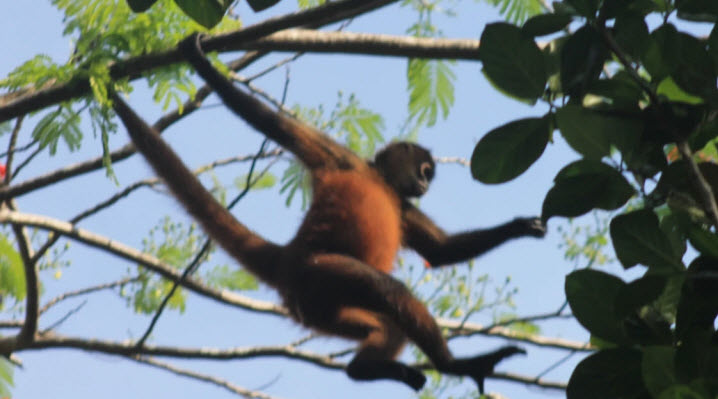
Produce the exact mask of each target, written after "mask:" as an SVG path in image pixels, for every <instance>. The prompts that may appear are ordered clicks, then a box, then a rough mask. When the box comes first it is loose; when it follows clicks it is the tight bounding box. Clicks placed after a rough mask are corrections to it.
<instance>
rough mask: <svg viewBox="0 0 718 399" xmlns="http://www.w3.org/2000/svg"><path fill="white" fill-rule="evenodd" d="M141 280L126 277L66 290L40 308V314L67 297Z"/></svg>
mask: <svg viewBox="0 0 718 399" xmlns="http://www.w3.org/2000/svg"><path fill="white" fill-rule="evenodd" d="M137 280H139V277H126V278H123V279H121V280H117V281H112V282H109V283H105V284H98V285H94V286H92V287H87V288H82V289H79V290H76V291H70V292H65V293H63V294H60V295H58V296H56V297H54V298H52V299H50V300H49V301H48V302H47V303H46V304H45V305H44V306H43V307H42V308H40V310H39V312H38V313H39V314H43V313H45V312H47V311H48V310H49V309H50V308H51V307H53V306H55V305H57V304H58V303H59V302H62V301H64V300H66V299H70V298H74V297H76V296H81V295H86V294H91V293H93V292H97V291H102V290H108V289H111V288H115V287H121V286H123V285H125V284H129V283H132V282H134V281H137Z"/></svg>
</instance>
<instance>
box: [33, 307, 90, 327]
mask: <svg viewBox="0 0 718 399" xmlns="http://www.w3.org/2000/svg"><path fill="white" fill-rule="evenodd" d="M85 305H87V300H84V301H82V302H81V303H80V304H79V305H77V306H75V307H74V308H72V309H70V311H69V312H67V313H65V315H64V316H62V317H61V318H60V319H59V320H57V321H56V322H54V323H52V324H50V326H49V327H47V328H46V329H44V330H42V331H40V335H44V334H47V333H49V332H50V331H52V330H54V329H56V328H57V327H59V326H60V325H62V323H64V322H66V321H67V320H68V319H69V318H70V317H71V316H72V315H74V314H75V313H77V312H79V311H80V310H81V309H82V308H84V307H85Z"/></svg>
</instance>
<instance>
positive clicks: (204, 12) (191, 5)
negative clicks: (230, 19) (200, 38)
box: [174, 0, 261, 29]
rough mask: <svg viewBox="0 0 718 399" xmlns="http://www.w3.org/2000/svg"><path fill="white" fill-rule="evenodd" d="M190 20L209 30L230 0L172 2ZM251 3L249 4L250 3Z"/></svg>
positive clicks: (220, 17) (184, 0)
mask: <svg viewBox="0 0 718 399" xmlns="http://www.w3.org/2000/svg"><path fill="white" fill-rule="evenodd" d="M174 1H175V4H177V6H179V8H181V9H182V11H184V13H185V14H187V15H188V16H189V17H190V18H192V19H193V20H195V21H196V22H197V23H199V24H200V25H202V26H204V27H205V28H207V29H210V28H212V27H214V26H215V25H217V24H218V23H219V21H221V20H222V17H224V13H225V11H227V8H229V6H230V4H232V1H230V0H174ZM260 2H261V1H260ZM250 3H251V2H250Z"/></svg>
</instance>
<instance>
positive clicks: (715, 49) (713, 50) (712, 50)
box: [708, 24, 718, 73]
mask: <svg viewBox="0 0 718 399" xmlns="http://www.w3.org/2000/svg"><path fill="white" fill-rule="evenodd" d="M708 54H709V55H710V56H711V58H712V59H713V66H715V67H716V69H715V72H716V73H718V24H716V25H713V30H711V34H710V36H709V37H708Z"/></svg>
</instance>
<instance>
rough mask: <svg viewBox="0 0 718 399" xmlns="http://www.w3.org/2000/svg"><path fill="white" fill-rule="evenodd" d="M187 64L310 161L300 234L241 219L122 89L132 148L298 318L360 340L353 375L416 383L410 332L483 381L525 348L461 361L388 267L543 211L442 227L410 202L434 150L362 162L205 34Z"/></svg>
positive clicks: (476, 243) (489, 234)
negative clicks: (273, 235)
mask: <svg viewBox="0 0 718 399" xmlns="http://www.w3.org/2000/svg"><path fill="white" fill-rule="evenodd" d="M180 49H181V51H182V54H183V55H184V57H185V58H186V60H187V61H189V63H190V64H191V65H192V66H193V67H194V68H195V69H196V70H197V72H198V73H199V75H200V76H201V77H202V78H203V79H204V80H205V81H206V82H207V83H208V84H209V85H210V86H211V87H212V88H213V89H214V90H215V91H216V92H217V93H218V94H219V96H220V97H221V99H222V101H223V102H224V103H225V104H226V105H227V106H228V107H229V108H230V109H232V110H233V111H234V112H235V113H237V114H238V115H239V116H241V117H242V118H244V119H245V120H246V121H247V122H249V123H250V124H251V125H252V126H254V127H255V128H256V129H257V130H259V131H260V132H262V133H263V134H264V135H265V136H267V137H269V138H270V139H272V140H274V141H275V142H277V143H278V144H280V145H282V146H283V147H284V148H286V149H288V150H290V151H291V152H293V153H294V154H295V155H296V156H297V157H298V158H299V159H300V160H301V161H302V162H303V164H304V165H305V166H306V167H307V168H308V169H309V171H310V172H311V177H312V187H313V200H312V204H311V206H310V208H309V210H308V211H307V214H306V216H305V218H304V221H303V223H302V224H301V225H300V227H299V230H298V231H297V233H296V236H295V237H294V238H293V239H292V240H291V241H290V242H289V243H287V244H285V245H277V244H274V243H271V242H268V241H266V240H265V239H263V238H262V237H260V236H259V235H257V234H255V233H254V232H252V231H250V230H249V229H248V228H247V227H245V226H244V225H243V224H241V223H240V222H239V221H237V220H236V219H235V218H234V217H233V216H232V215H231V214H230V213H229V212H228V211H227V210H226V209H225V208H224V207H223V206H222V205H221V204H220V203H219V202H217V201H216V200H215V199H214V198H213V197H212V195H211V194H210V193H209V192H208V191H207V190H206V189H205V188H204V187H203V186H202V184H201V183H200V182H199V180H198V179H197V178H196V177H195V176H194V175H193V174H192V173H191V172H190V171H189V169H188V168H187V167H186V166H185V165H184V164H183V162H182V161H181V159H180V158H179V157H178V156H177V155H176V154H175V153H174V152H173V150H172V149H171V148H170V147H169V146H168V145H167V144H166V143H165V142H164V141H163V140H162V139H161V138H160V136H159V135H158V134H157V132H156V131H154V129H152V128H151V127H150V126H148V125H147V123H145V122H144V121H143V120H142V119H141V118H140V117H139V116H138V115H137V114H136V113H135V112H134V111H133V110H132V109H131V108H130V107H129V106H128V105H127V104H126V103H125V102H124V101H123V100H122V98H121V97H119V96H118V95H117V94H116V93H113V94H112V96H113V97H112V99H113V104H114V108H115V111H116V113H117V114H118V115H119V116H120V118H121V120H122V122H123V123H124V125H125V127H126V128H127V131H128V133H129V135H130V137H131V138H132V141H133V142H134V144H135V146H136V147H137V149H138V150H139V151H140V152H141V153H142V154H143V156H144V157H145V158H146V160H147V161H148V162H149V163H150V165H151V166H152V167H153V168H154V169H155V171H156V172H157V174H158V175H160V176H161V177H162V178H163V179H164V180H165V181H166V183H167V185H168V186H169V188H170V189H171V191H172V192H173V194H174V195H175V197H177V199H178V200H179V202H181V203H182V204H183V205H184V206H185V208H186V209H187V210H188V212H189V213H190V214H191V215H192V216H193V217H194V218H195V219H196V220H197V221H199V222H200V224H201V225H202V226H203V228H204V229H205V230H206V232H207V233H208V234H209V235H210V236H211V237H212V238H214V239H215V240H216V241H217V242H218V243H219V244H220V246H221V247H222V248H224V250H225V251H227V252H228V253H229V254H230V255H232V256H233V257H234V258H235V259H237V260H238V261H239V262H240V263H241V264H242V265H244V266H245V267H246V268H247V270H249V271H250V272H252V273H253V274H254V275H256V276H257V277H258V278H259V279H261V280H262V281H264V282H265V283H266V284H268V285H269V286H271V287H273V288H275V289H276V290H277V291H278V292H279V294H280V296H281V297H282V299H283V301H284V304H285V306H286V307H287V308H288V309H289V312H290V314H291V316H292V318H294V319H295V320H296V321H297V322H299V323H301V324H303V325H304V326H306V327H309V328H311V329H314V330H316V331H319V332H322V333H326V334H330V335H334V336H339V337H343V338H348V339H353V340H357V341H359V348H358V350H357V353H356V356H355V357H354V358H353V359H352V361H351V362H350V363H349V365H348V366H347V368H346V373H347V374H348V376H349V377H350V378H352V379H355V380H377V379H391V380H397V381H401V382H403V383H405V384H407V385H409V386H410V387H411V388H413V389H415V390H418V389H420V388H421V387H422V386H423V385H424V383H425V381H426V377H425V376H424V374H423V373H422V372H421V371H420V370H419V369H416V368H414V367H411V366H408V365H406V364H403V363H401V362H398V361H396V360H395V358H396V357H397V356H398V354H399V353H400V351H401V349H402V348H403V346H404V344H405V343H406V341H407V339H409V340H411V341H412V342H414V343H415V344H416V345H417V346H418V347H419V348H420V349H421V350H422V351H423V352H424V353H425V354H426V355H427V357H428V358H429V359H430V360H431V362H432V364H433V365H434V367H435V368H436V369H437V370H439V371H441V372H444V373H448V374H452V375H457V376H468V377H471V378H472V379H473V380H474V381H475V382H476V383H477V385H478V389H479V391H480V392H481V393H483V391H484V378H485V377H486V376H487V375H488V374H491V373H492V372H493V368H494V366H495V365H496V364H497V363H498V362H499V361H501V360H502V359H504V358H507V357H509V356H512V355H514V354H517V353H525V352H524V351H523V350H522V349H521V348H518V347H515V346H506V347H503V348H500V349H498V350H496V351H494V352H490V353H488V354H484V355H479V356H475V357H471V358H463V359H456V358H454V357H453V356H452V354H451V352H450V351H449V349H448V347H447V343H446V340H445V339H444V338H443V336H442V334H441V330H440V329H439V327H438V325H437V324H436V321H435V320H434V318H433V317H432V316H431V314H430V313H429V311H428V310H427V308H426V307H425V306H424V305H423V304H422V303H421V302H420V301H419V300H418V299H416V298H415V297H414V296H413V295H412V294H411V292H410V291H409V290H408V289H407V287H406V286H404V285H403V284H402V283H401V282H399V281H398V280H396V279H394V278H393V277H392V276H390V275H389V274H388V272H390V271H391V269H392V265H393V262H394V258H395V256H396V252H397V251H398V249H399V247H400V246H401V245H402V244H403V245H406V246H408V247H411V248H413V249H415V250H416V251H417V252H418V253H419V254H421V255H422V256H423V257H424V258H425V259H426V260H427V261H428V262H429V263H430V264H431V265H432V266H440V265H443V264H447V263H455V262H458V261H461V260H466V259H469V258H472V257H475V256H477V255H480V254H482V253H484V252H486V251H488V250H490V249H492V248H494V247H496V246H497V245H499V244H501V243H503V242H505V241H507V240H509V239H511V238H516V237H521V236H534V237H542V236H543V235H544V234H545V227H544V226H543V224H542V223H541V222H540V220H539V219H538V218H517V219H515V220H513V221H511V222H508V223H506V224H503V225H501V226H497V227H494V228H491V229H486V230H474V231H469V232H465V233H461V234H456V235H447V234H446V233H444V232H443V231H442V230H441V229H440V228H439V227H437V226H436V225H435V224H434V223H433V222H432V221H431V219H429V217H428V216H426V215H425V214H424V213H422V212H421V211H420V210H419V209H418V208H416V207H415V206H414V205H412V204H411V203H410V202H409V198H411V197H419V196H421V195H423V194H424V193H425V192H426V191H427V189H428V187H429V183H430V182H431V180H432V179H433V177H434V169H435V164H434V161H433V160H432V158H431V154H430V153H429V151H428V150H426V149H424V148H422V147H421V146H419V145H416V144H411V143H405V142H400V143H394V144H390V145H388V146H387V147H386V148H384V149H383V150H382V151H380V152H379V153H378V154H377V155H376V157H375V159H374V161H373V162H366V161H364V160H362V159H361V158H359V157H358V156H356V155H355V154H354V153H352V152H351V151H350V150H348V149H347V148H345V147H343V146H341V145H340V144H338V143H336V142H335V141H333V140H332V139H331V138H329V137H328V136H326V135H324V134H323V133H321V132H319V131H318V130H316V129H314V128H312V127H309V126H307V125H305V124H303V123H301V122H299V121H298V120H296V119H294V118H291V117H289V116H285V115H283V114H281V113H279V112H275V111H273V110H272V109H271V108H269V107H268V106H266V105H265V104H264V103H263V102H261V101H259V100H257V99H255V98H254V97H252V96H251V95H249V94H246V93H245V92H243V91H242V90H240V89H238V88H237V87H235V86H234V85H233V84H232V83H231V82H230V81H229V80H228V79H227V78H225V77H224V76H223V75H222V74H221V73H219V72H218V71H217V70H216V69H214V67H213V66H212V65H211V64H210V62H209V61H208V60H207V59H206V58H205V56H204V53H203V51H202V49H201V47H200V36H199V35H193V36H190V37H189V38H187V39H185V40H184V41H183V42H181V43H180Z"/></svg>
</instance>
